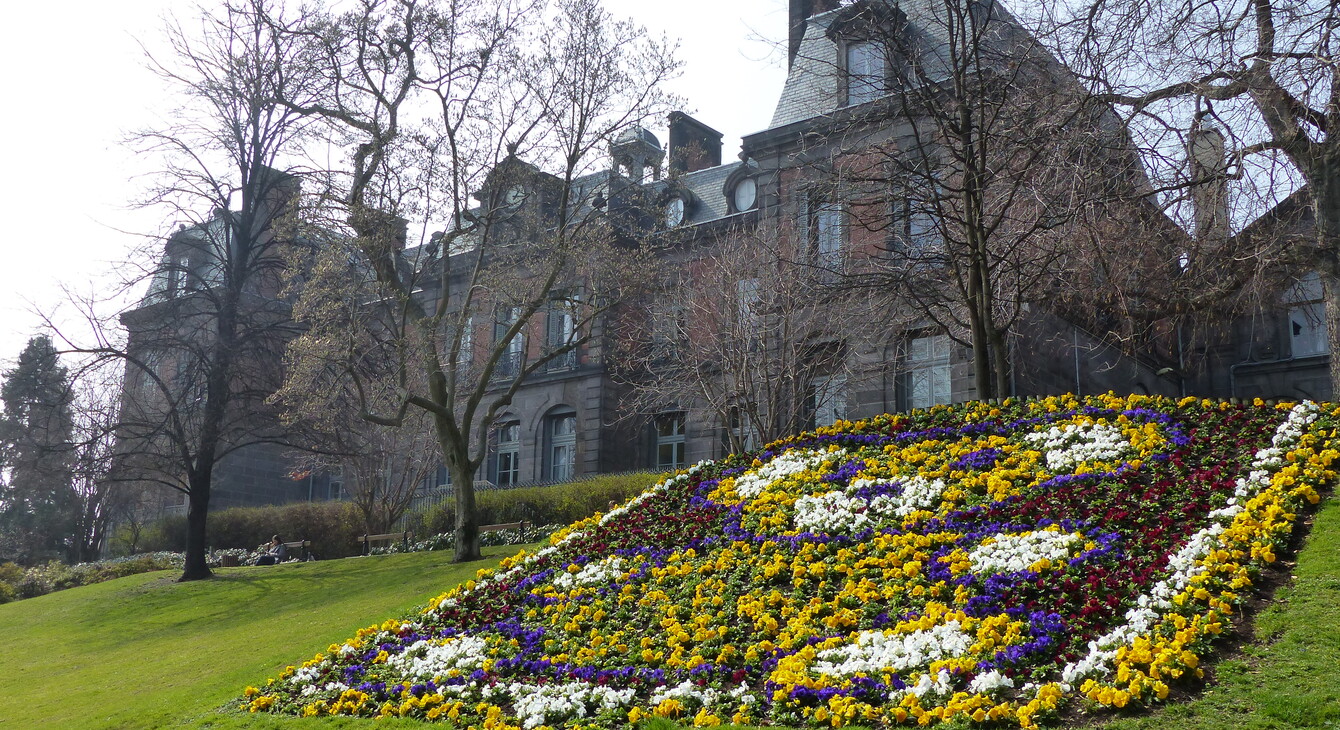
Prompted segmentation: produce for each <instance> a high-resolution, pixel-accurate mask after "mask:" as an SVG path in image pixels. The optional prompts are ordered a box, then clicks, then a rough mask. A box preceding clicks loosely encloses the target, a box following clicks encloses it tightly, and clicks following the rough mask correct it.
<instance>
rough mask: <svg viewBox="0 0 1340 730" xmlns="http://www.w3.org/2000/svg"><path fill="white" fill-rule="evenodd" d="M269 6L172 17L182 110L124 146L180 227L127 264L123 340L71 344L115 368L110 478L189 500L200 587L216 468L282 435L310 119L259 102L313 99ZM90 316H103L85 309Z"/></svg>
mask: <svg viewBox="0 0 1340 730" xmlns="http://www.w3.org/2000/svg"><path fill="white" fill-rule="evenodd" d="M272 11H273V7H272V5H271V3H270V2H269V0H241V1H239V2H236V3H231V4H226V5H224V6H222V7H221V8H220V9H218V10H217V11H215V12H213V13H203V14H202V15H201V16H200V17H199V18H198V25H190V26H186V25H182V24H181V23H179V22H172V23H170V24H169V25H168V26H167V29H166V39H167V41H168V45H169V47H170V49H171V50H170V55H169V57H166V58H151V59H150V61H151V64H152V66H153V68H154V69H156V70H157V71H158V72H159V73H160V75H161V76H162V77H163V78H164V80H165V81H166V82H168V84H169V85H171V86H173V87H174V88H175V89H176V90H177V91H178V92H179V93H180V97H179V98H181V99H182V104H183V105H182V107H181V108H180V109H178V110H177V111H176V112H175V113H174V115H173V116H172V117H171V120H170V121H169V122H168V123H165V124H164V125H163V126H162V127H160V128H158V129H154V130H150V131H146V132H143V133H141V134H139V135H137V136H136V138H135V142H136V143H137V144H138V145H139V146H140V147H142V148H143V149H144V150H145V151H147V152H149V153H153V154H157V155H159V156H160V158H161V159H162V160H163V165H164V166H163V168H162V170H161V171H160V172H159V173H158V174H157V175H155V176H154V177H153V178H152V180H153V182H152V185H153V189H152V193H151V195H150V196H149V199H148V200H146V201H145V204H146V205H151V206H158V207H160V208H162V209H165V210H166V211H167V213H168V216H169V217H170V219H172V220H174V221H176V222H178V223H179V224H180V227H179V228H178V229H177V230H176V231H174V232H173V233H171V234H169V235H167V236H164V237H162V238H157V239H152V240H151V243H150V247H149V248H147V250H145V251H144V252H142V253H141V254H140V256H141V258H140V259H138V261H137V262H135V263H134V264H133V265H136V266H138V271H137V272H136V275H134V276H132V277H131V278H132V281H130V282H129V283H128V286H131V287H147V293H146V294H145V295H144V296H143V298H142V299H141V300H139V301H138V303H136V304H135V305H132V306H131V307H130V308H128V309H127V310H125V311H123V312H121V314H120V318H119V319H120V323H121V325H122V326H123V327H125V329H126V331H127V336H124V337H122V336H120V335H119V334H118V333H116V332H113V331H107V330H106V329H105V328H102V327H99V329H98V331H99V335H98V337H99V339H98V342H97V343H96V344H94V345H91V346H90V345H80V344H72V345H71V349H73V350H77V351H79V352H82V353H85V354H89V355H91V356H92V357H93V365H94V366H98V365H100V364H102V363H105V362H107V361H121V362H123V363H124V367H125V373H126V385H125V388H124V394H123V398H122V402H121V404H120V413H119V420H118V423H117V429H116V432H117V447H116V463H115V467H114V468H115V477H114V478H115V479H116V480H118V481H123V482H124V481H136V482H141V483H153V484H158V485H162V486H164V487H167V488H169V489H172V490H176V491H178V492H181V493H183V494H185V496H186V498H187V504H188V508H187V544H186V567H185V570H184V571H183V573H182V577H181V578H182V580H195V579H200V578H206V577H209V575H210V571H209V568H208V567H207V566H206V564H205V551H206V538H205V524H206V517H207V514H208V510H209V504H210V496H211V488H212V486H213V483H214V474H215V467H216V465H218V463H219V462H220V460H222V459H223V458H225V457H226V456H227V455H229V454H231V453H233V452H235V451H237V450H238V449H242V448H245V447H247V446H249V445H252V444H256V443H263V442H275V441H280V440H282V433H281V432H280V430H279V429H278V428H277V425H278V422H277V419H275V418H274V417H273V414H271V413H269V412H268V411H267V409H266V407H265V403H264V401H265V398H266V397H267V396H268V395H269V394H270V393H271V392H272V391H273V390H274V388H275V387H277V386H278V383H279V376H280V373H279V366H278V358H277V353H279V352H282V349H283V343H284V341H285V340H287V339H288V338H289V337H291V336H292V335H293V327H292V322H291V317H290V314H289V305H288V303H286V302H284V301H283V300H282V299H281V298H280V297H279V288H280V281H281V271H282V268H283V262H284V258H283V257H282V256H281V255H280V248H281V247H282V246H283V245H284V243H285V242H286V241H288V240H291V239H292V238H294V237H295V236H297V235H298V232H299V231H298V228H297V227H296V226H295V225H294V222H295V221H296V220H297V219H296V217H295V216H294V215H293V214H294V211H295V206H296V203H297V202H298V196H297V193H298V178H297V177H296V176H295V175H294V174H292V173H291V172H285V171H283V170H285V169H286V168H287V169H289V170H292V169H293V168H294V167H295V166H296V165H298V164H300V160H301V155H302V148H301V145H302V144H303V143H304V142H305V141H306V140H307V138H308V135H309V133H310V132H311V131H312V128H313V127H314V126H315V125H314V124H313V122H312V120H310V119H307V118H306V117H303V116H302V115H299V114H297V113H294V112H293V111H291V110H289V109H287V108H285V107H282V106H278V105H276V104H274V103H273V100H274V99H276V98H280V97H283V98H289V99H293V98H305V96H304V95H306V94H310V93H314V92H315V91H318V90H319V87H320V86H321V84H322V81H321V79H320V77H317V76H314V75H313V74H312V69H313V67H314V64H312V63H310V62H309V60H308V59H305V58H302V57H301V56H300V55H299V54H300V52H301V47H300V46H298V45H297V44H293V43H291V42H290V40H289V38H288V36H287V35H285V34H284V33H283V32H281V31H282V29H281V28H276V27H275V26H273V25H271V24H270V23H269V22H268V21H269V20H270V19H272V18H273V17H274V15H275V13H274V12H272ZM89 317H90V320H91V321H93V322H94V323H101V322H104V321H106V319H105V318H104V317H102V316H100V313H95V312H94V311H92V310H90V312H89Z"/></svg>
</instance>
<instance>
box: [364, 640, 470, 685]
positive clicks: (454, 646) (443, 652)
mask: <svg viewBox="0 0 1340 730" xmlns="http://www.w3.org/2000/svg"><path fill="white" fill-rule="evenodd" d="M486 644H487V642H486V641H485V640H484V638H483V637H479V636H459V637H454V638H450V639H445V640H443V641H442V642H441V643H437V642H432V641H427V640H420V641H416V642H414V643H413V644H410V645H409V646H408V647H406V648H405V651H403V652H401V653H400V654H397V655H395V656H393V657H391V658H389V659H387V660H386V663H387V664H388V665H390V666H392V667H395V668H396V669H399V670H400V671H401V672H403V673H404V674H405V676H406V677H409V678H412V679H431V678H433V677H437V676H450V674H451V672H452V670H456V672H457V673H458V674H459V673H465V672H469V671H473V670H475V669H479V668H480V667H482V666H484V662H485V660H487V659H488V655H487V654H486V653H485V649H486Z"/></svg>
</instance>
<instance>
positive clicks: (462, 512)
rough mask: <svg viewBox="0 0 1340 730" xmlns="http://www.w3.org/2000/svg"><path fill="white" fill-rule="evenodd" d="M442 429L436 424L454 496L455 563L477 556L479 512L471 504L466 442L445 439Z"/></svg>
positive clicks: (471, 479)
mask: <svg viewBox="0 0 1340 730" xmlns="http://www.w3.org/2000/svg"><path fill="white" fill-rule="evenodd" d="M441 418H442V417H441V416H438V417H437V419H438V420H440V419H441ZM443 432H444V429H443V427H442V426H441V424H439V426H438V438H439V440H440V441H441V449H442V453H443V454H445V455H446V457H447V470H448V471H449V472H451V491H452V493H453V494H454V495H455V497H456V534H455V537H456V551H455V555H454V556H453V557H452V560H453V561H454V562H457V563H464V562H468V561H471V560H479V558H480V557H481V555H480V552H479V515H478V513H477V512H476V508H475V470H474V468H473V466H474V465H473V464H472V463H471V461H470V454H469V452H468V451H467V449H468V448H469V446H468V445H467V444H459V443H453V442H451V441H449V440H448V439H447V438H446V437H444V436H442V434H443Z"/></svg>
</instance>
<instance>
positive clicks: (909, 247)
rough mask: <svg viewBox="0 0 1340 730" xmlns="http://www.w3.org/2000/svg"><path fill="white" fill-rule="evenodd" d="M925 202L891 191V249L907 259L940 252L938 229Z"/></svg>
mask: <svg viewBox="0 0 1340 730" xmlns="http://www.w3.org/2000/svg"><path fill="white" fill-rule="evenodd" d="M926 206H927V203H926V202H925V201H919V200H916V199H915V198H913V197H912V196H910V195H908V194H906V193H902V192H898V191H895V193H894V197H893V203H892V208H893V210H892V211H891V213H892V216H891V217H892V224H893V225H892V234H893V235H892V246H891V247H892V248H893V250H894V251H895V252H896V253H898V254H900V255H902V256H904V257H906V258H907V259H909V260H913V261H916V260H919V259H922V258H924V257H926V256H928V255H931V254H934V253H936V252H937V251H940V250H941V249H942V248H943V247H942V246H941V245H940V232H939V231H938V230H936V227H935V218H934V217H933V216H932V215H931V214H930V213H929V212H928V211H927V210H926Z"/></svg>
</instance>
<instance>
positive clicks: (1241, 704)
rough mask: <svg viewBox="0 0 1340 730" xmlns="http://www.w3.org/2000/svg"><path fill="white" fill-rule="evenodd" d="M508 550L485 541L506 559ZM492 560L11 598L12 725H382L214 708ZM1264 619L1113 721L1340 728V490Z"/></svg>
mask: <svg viewBox="0 0 1340 730" xmlns="http://www.w3.org/2000/svg"><path fill="white" fill-rule="evenodd" d="M507 551H510V549H504V548H493V549H491V550H490V549H486V553H488V554H489V555H491V556H492V557H493V558H495V559H496V558H497V557H501V556H502V555H503V554H504V553H505V552H507ZM493 562H494V561H493V560H489V561H485V562H483V563H475V564H471V565H469V566H451V565H450V564H449V563H448V555H447V554H445V553H420V554H415V555H396V556H386V557H380V558H375V559H357V558H354V559H348V560H336V561H327V562H323V563H308V564H300V565H289V566H279V567H277V568H270V569H252V568H238V569H231V570H224V571H221V578H220V579H219V580H215V581H209V582H205V583H194V584H186V585H180V584H176V583H172V582H170V578H169V577H167V576H164V575H163V574H150V575H141V576H134V577H131V578H124V579H121V580H117V581H112V582H109V583H103V584H100V585H95V586H89V587H86V588H79V589H74V590H69V591H62V592H59V593H54V594H51V595H48V596H43V597H41V598H36V599H32V600H27V601H20V602H17V603H12V604H7V605H4V606H0V626H3V627H4V628H5V629H6V635H7V638H8V639H9V640H8V641H6V642H4V643H3V644H0V663H2V664H3V666H5V667H7V668H8V669H9V670H10V672H11V676H10V680H11V681H10V682H9V683H8V687H7V689H6V690H5V692H3V693H0V729H3V728H39V727H53V728H55V727H59V728H123V727H124V728H156V727H165V726H178V727H180V726H189V727H197V728H243V727H245V728H289V729H296V728H312V727H360V728H364V727H371V726H372V723H371V722H369V721H357V720H347V719H345V720H322V721H314V720H299V719H296V718H274V717H268V716H266V717H258V716H244V715H236V714H233V715H219V714H217V713H216V712H215V710H216V708H218V707H219V706H220V705H223V704H225V703H227V702H229V701H230V700H232V699H233V698H235V697H236V696H237V694H238V693H239V690H240V689H241V688H242V687H243V686H245V685H246V684H249V683H252V684H254V683H258V682H260V681H262V680H263V679H264V678H265V677H267V676H270V675H273V674H274V673H275V672H276V671H278V670H279V669H280V668H281V667H283V666H284V665H285V664H288V663H291V662H293V661H296V660H299V659H302V658H305V657H307V656H309V655H311V654H312V653H314V652H316V651H318V650H321V649H322V648H323V647H325V646H326V645H327V644H330V643H331V642H335V641H339V640H342V639H344V638H345V637H346V636H348V635H350V634H351V633H352V632H353V631H354V630H355V629H356V628H358V627H361V626H364V625H367V624H369V623H373V622H374V621H379V620H381V619H383V618H388V617H390V616H394V615H396V614H398V613H401V612H403V611H405V610H408V609H409V608H410V607H412V606H414V605H416V604H418V603H420V602H422V601H424V600H425V599H426V598H427V597H429V596H431V595H433V594H435V593H437V592H439V591H441V590H442V589H443V588H445V587H447V586H449V585H451V584H453V583H455V582H458V581H460V580H464V579H466V578H469V577H472V576H473V573H474V571H475V570H476V569H478V568H480V567H484V566H486V565H492V564H493ZM1256 632H1257V635H1256V639H1255V642H1254V643H1251V644H1249V645H1248V646H1246V647H1245V648H1244V651H1243V652H1242V654H1241V656H1239V657H1238V658H1235V659H1230V660H1227V661H1225V662H1222V663H1220V665H1219V667H1218V670H1217V671H1218V682H1217V684H1216V685H1215V686H1213V687H1211V688H1210V689H1208V690H1206V691H1204V692H1203V693H1200V694H1198V695H1197V696H1195V697H1194V698H1193V699H1192V700H1191V701H1189V702H1186V703H1181V704H1175V705H1171V706H1169V707H1167V708H1166V709H1162V710H1160V711H1157V712H1154V713H1149V714H1146V715H1143V716H1135V717H1129V718H1120V719H1117V720H1115V721H1113V722H1107V723H1099V726H1100V727H1102V728H1103V730H1154V729H1155V728H1157V729H1158V730H1249V729H1250V730H1258V729H1259V730H1264V729H1266V728H1278V729H1280V730H1283V729H1284V728H1299V727H1340V499H1337V498H1332V499H1330V500H1328V501H1327V503H1326V504H1325V507H1324V509H1322V510H1321V512H1320V513H1319V514H1318V515H1317V517H1316V524H1315V526H1314V528H1313V530H1312V534H1311V536H1310V538H1309V540H1308V542H1307V544H1306V546H1305V548H1304V550H1302V552H1301V553H1300V554H1299V556H1298V565H1297V568H1296V569H1295V578H1294V580H1293V581H1292V582H1291V583H1290V584H1289V585H1287V586H1285V587H1283V588H1281V589H1280V591H1279V592H1278V593H1277V594H1276V596H1275V602H1274V604H1273V605H1272V606H1271V607H1270V608H1269V609H1267V610H1265V611H1263V612H1262V613H1261V614H1260V615H1259V616H1258V617H1257V622H1256ZM412 724H413V723H408V722H404V723H403V726H409V725H412ZM666 724H667V725H668V724H669V723H666ZM1079 724H1080V725H1082V726H1092V725H1091V723H1085V722H1081V723H1079ZM399 726H402V722H392V723H378V724H377V727H399ZM419 727H421V726H419Z"/></svg>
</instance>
